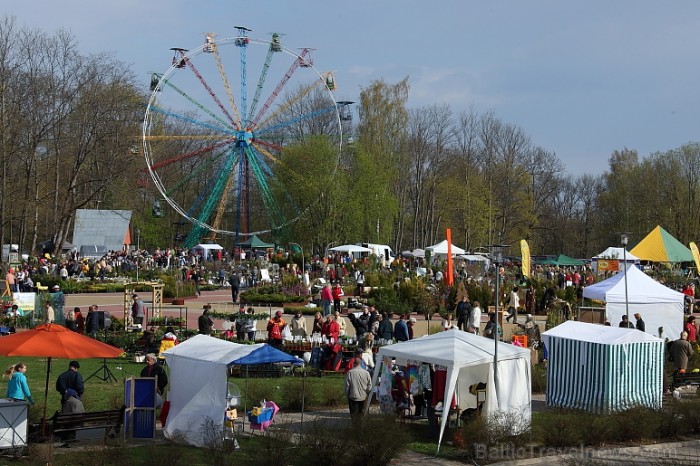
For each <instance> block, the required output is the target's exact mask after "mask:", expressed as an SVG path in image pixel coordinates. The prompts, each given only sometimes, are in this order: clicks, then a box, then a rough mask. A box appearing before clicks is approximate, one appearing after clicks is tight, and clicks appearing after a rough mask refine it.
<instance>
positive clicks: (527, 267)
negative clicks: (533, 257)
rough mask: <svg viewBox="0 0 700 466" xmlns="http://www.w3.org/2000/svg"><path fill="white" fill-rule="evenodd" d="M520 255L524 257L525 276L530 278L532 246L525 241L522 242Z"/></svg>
mask: <svg viewBox="0 0 700 466" xmlns="http://www.w3.org/2000/svg"><path fill="white" fill-rule="evenodd" d="M520 254H521V255H522V263H523V266H522V267H523V276H525V277H527V278H530V246H528V244H527V241H526V240H524V239H521V240H520Z"/></svg>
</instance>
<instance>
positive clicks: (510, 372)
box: [367, 330, 531, 449]
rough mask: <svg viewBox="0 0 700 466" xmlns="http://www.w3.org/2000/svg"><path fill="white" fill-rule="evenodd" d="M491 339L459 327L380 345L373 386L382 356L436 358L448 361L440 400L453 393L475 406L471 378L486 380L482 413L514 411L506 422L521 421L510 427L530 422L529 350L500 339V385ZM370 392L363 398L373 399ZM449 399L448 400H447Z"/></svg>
mask: <svg viewBox="0 0 700 466" xmlns="http://www.w3.org/2000/svg"><path fill="white" fill-rule="evenodd" d="M494 347H495V342H494V340H491V339H489V338H485V337H481V336H478V335H474V334H471V333H467V332H463V331H461V330H449V331H446V332H440V333H436V334H433V335H430V336H425V337H422V338H418V339H415V340H409V341H406V342H403V343H397V344H394V345H388V346H382V347H381V348H379V353H378V356H377V360H378V361H379V363H378V364H377V367H376V368H375V370H374V375H373V377H372V386H373V387H375V386H376V385H377V379H378V377H379V374H380V373H381V371H382V365H383V364H384V361H385V358H387V359H386V360H387V361H390V360H391V358H395V359H396V361H395V363H396V364H398V365H400V366H401V365H404V366H405V365H406V364H407V363H408V362H409V361H412V362H415V363H428V364H437V365H441V366H445V367H447V381H446V383H445V394H444V398H443V400H451V399H452V396H453V395H455V394H456V396H457V404H458V405H459V407H460V408H461V409H465V408H476V397H475V396H474V395H472V394H470V393H469V386H470V385H472V384H476V383H480V382H485V383H486V401H485V403H484V407H483V410H482V413H481V415H482V416H487V417H491V416H494V415H496V414H498V413H504V412H506V413H513V416H508V417H506V419H508V421H509V422H512V421H513V418H519V419H520V420H521V421H522V422H521V423H520V425H516V424H517V423H514V424H512V425H511V428H512V429H513V431H514V432H515V431H520V430H524V429H526V428H529V426H530V417H531V411H530V401H531V385H530V350H529V349H527V348H520V347H518V346H514V345H511V344H507V343H502V342H498V391H496V388H495V384H494V367H493V366H494V357H493V355H494ZM373 394H374V392H372V393H371V394H370V397H369V398H368V400H367V406H369V403H370V402H371V401H372V396H373ZM445 405H449V401H446V402H445ZM446 424H447V416H442V421H441V424H440V436H439V438H438V449H439V448H440V443H441V442H442V436H443V434H444V432H445V425H446Z"/></svg>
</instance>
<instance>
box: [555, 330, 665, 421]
mask: <svg viewBox="0 0 700 466" xmlns="http://www.w3.org/2000/svg"><path fill="white" fill-rule="evenodd" d="M542 337H543V338H544V342H545V345H546V346H547V349H548V351H549V359H548V362H547V406H554V407H558V408H565V409H582V410H586V411H591V412H595V413H610V412H617V411H624V410H627V409H630V408H633V407H635V406H645V407H649V408H652V409H660V408H661V405H662V398H663V385H664V381H663V366H664V342H663V340H661V339H660V338H656V337H653V336H651V335H649V334H648V333H646V332H640V331H639V330H636V329H630V328H620V327H607V326H605V325H598V324H588V323H585V322H576V321H572V320H570V321H567V322H564V323H563V324H561V325H558V326H556V327H554V328H552V329H550V330H547V331H546V332H544V333H543V334H542Z"/></svg>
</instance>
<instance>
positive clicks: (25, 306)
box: [12, 292, 36, 312]
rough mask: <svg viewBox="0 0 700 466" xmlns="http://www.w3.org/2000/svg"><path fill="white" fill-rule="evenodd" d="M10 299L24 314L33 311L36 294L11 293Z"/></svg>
mask: <svg viewBox="0 0 700 466" xmlns="http://www.w3.org/2000/svg"><path fill="white" fill-rule="evenodd" d="M12 299H13V300H14V301H15V304H16V305H17V306H19V308H20V309H22V310H23V311H24V312H30V311H35V310H36V309H35V307H34V306H35V303H36V293H34V292H31V293H12Z"/></svg>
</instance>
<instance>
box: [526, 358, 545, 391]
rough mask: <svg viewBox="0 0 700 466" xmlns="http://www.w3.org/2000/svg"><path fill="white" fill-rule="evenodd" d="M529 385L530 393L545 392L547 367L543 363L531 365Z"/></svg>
mask: <svg viewBox="0 0 700 466" xmlns="http://www.w3.org/2000/svg"><path fill="white" fill-rule="evenodd" d="M530 385H531V387H532V393H546V392H547V367H546V366H545V365H544V364H535V365H534V366H532V372H531V379H530Z"/></svg>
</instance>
